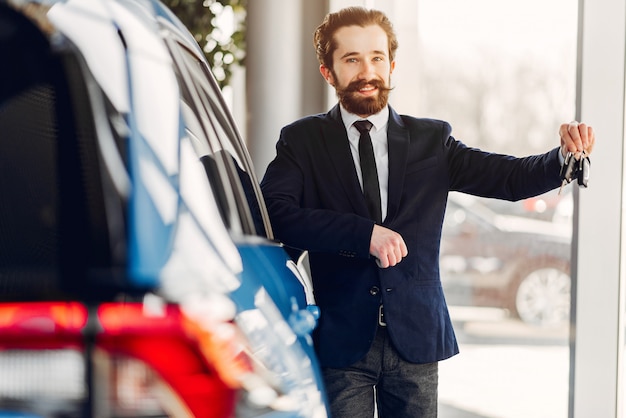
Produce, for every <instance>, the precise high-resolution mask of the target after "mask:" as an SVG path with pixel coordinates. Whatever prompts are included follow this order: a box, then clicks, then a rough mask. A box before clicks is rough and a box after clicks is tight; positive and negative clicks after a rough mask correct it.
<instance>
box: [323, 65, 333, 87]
mask: <svg viewBox="0 0 626 418" xmlns="http://www.w3.org/2000/svg"><path fill="white" fill-rule="evenodd" d="M320 74H322V77H324V80H326V82H327V83H328V84H330V85H331V86H333V87H334V86H335V79H334V78H333V72H332V71H331V70H330V69H329V68H328V67H326V66H325V65H324V64H321V65H320Z"/></svg>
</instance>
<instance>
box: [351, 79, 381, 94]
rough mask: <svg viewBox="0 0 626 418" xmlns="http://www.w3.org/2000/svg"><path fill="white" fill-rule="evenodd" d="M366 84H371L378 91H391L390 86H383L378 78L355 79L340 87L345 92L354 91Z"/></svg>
mask: <svg viewBox="0 0 626 418" xmlns="http://www.w3.org/2000/svg"><path fill="white" fill-rule="evenodd" d="M366 86H373V87H375V88H377V89H378V91H380V92H385V91H391V90H392V88H391V87H387V86H385V83H384V82H383V81H382V80H379V79H372V80H355V81H353V82H351V83H350V84H348V85H347V86H346V88H344V89H342V90H343V92H345V93H356V92H358V91H359V90H361V89H363V88H365V87H366Z"/></svg>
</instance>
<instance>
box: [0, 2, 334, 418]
mask: <svg viewBox="0 0 626 418" xmlns="http://www.w3.org/2000/svg"><path fill="white" fill-rule="evenodd" d="M0 26H2V27H3V28H11V30H6V31H2V33H0V48H1V49H0V53H1V54H2V55H3V56H4V57H5V58H6V59H5V64H4V65H3V67H4V69H5V73H4V74H5V75H4V76H3V77H2V80H0V132H2V136H1V137H0V152H1V155H2V157H0V158H2V160H0V178H1V179H2V180H0V193H2V195H3V204H1V205H0V230H2V231H3V233H2V235H1V236H0V253H1V254H2V255H0V317H2V318H7V317H10V318H12V319H11V321H5V322H2V321H0V416H2V413H4V414H9V413H13V412H10V411H17V413H22V414H24V416H26V415H27V414H41V415H42V416H77V417H78V416H80V417H89V416H96V415H97V416H176V417H178V416H197V417H204V416H206V417H221V416H223V417H227V416H234V415H236V416H238V417H261V416H263V417H315V418H318V417H320V418H321V417H326V416H327V415H328V412H327V404H326V399H325V395H324V388H323V384H322V379H321V375H320V371H319V366H318V363H317V359H316V357H315V353H314V351H313V347H312V341H311V336H310V333H311V332H312V330H313V328H314V327H315V325H316V318H317V314H318V313H317V308H316V306H315V304H314V300H313V297H312V292H311V290H310V280H309V278H308V276H307V274H306V271H305V270H304V269H303V268H302V267H301V266H300V265H298V263H297V260H295V261H294V260H292V259H290V258H289V256H288V255H287V253H286V252H285V250H284V248H283V247H282V246H281V245H280V244H279V243H277V242H275V241H274V239H273V235H272V229H271V225H270V223H269V219H268V216H267V212H266V209H265V205H264V202H263V199H262V196H261V193H260V190H259V187H258V181H257V179H256V177H255V175H254V170H253V169H252V168H253V167H252V164H251V161H250V157H249V155H248V153H247V151H246V148H245V146H244V143H243V141H242V139H241V137H240V135H239V133H238V131H237V128H236V126H235V124H234V123H233V119H232V117H231V115H230V113H229V111H228V108H227V106H226V105H225V103H224V101H223V99H222V96H221V93H220V90H219V88H218V86H217V84H216V82H215V80H214V78H213V76H212V74H211V71H210V68H209V65H208V63H207V62H206V59H205V58H204V55H203V54H202V51H201V50H200V48H199V46H198V45H197V43H196V42H195V40H194V39H193V37H192V36H191V34H190V33H189V32H188V31H187V30H186V29H185V27H184V26H183V25H182V23H181V22H180V21H179V20H178V19H177V18H176V17H175V16H174V15H173V14H172V13H171V12H170V11H169V10H168V9H167V8H166V7H165V6H164V5H163V4H162V3H160V2H159V1H156V0H69V1H61V0H59V1H49V0H47V1H32V2H28V1H11V0H2V1H0ZM8 57H10V59H9V58H8ZM9 313H11V315H9ZM40 323H45V324H51V325H50V326H48V327H34V328H32V327H31V328H29V326H28V325H29V324H40ZM225 330H226V331H225ZM166 337H167V338H166ZM42 341H45V343H41V342H42ZM181 347H182V348H181ZM67 350H69V354H68V357H67V358H66V357H62V358H63V360H59V359H57V360H55V359H56V358H57V357H55V356H56V355H55V354H51V353H56V352H57V351H62V352H63V353H64V354H65V352H66V351H67ZM103 353H104V354H103ZM167 353H171V354H169V355H168V354H167ZM29 358H37V359H38V360H37V361H38V362H39V361H41V362H42V363H41V364H46V365H51V363H55V362H61V363H59V364H60V365H63V367H61V368H58V369H59V370H64V372H59V375H56V374H54V373H56V372H54V373H53V374H52V375H47V376H43V375H39V374H38V371H36V370H35V371H33V368H28V367H24V368H19V367H17V368H16V367H14V366H11V367H12V368H11V370H12V371H11V374H9V373H8V371H7V370H8V369H7V367H9V366H10V365H12V364H13V361H14V360H15V361H18V360H19V361H21V362H23V363H20V364H27V363H28V360H27V359H29ZM120 358H121V359H122V360H120ZM103 359H106V361H103ZM182 359H186V360H185V361H182ZM24 361H25V363H24ZM66 362H67V363H66ZM128 362H130V364H132V367H133V368H141V367H143V368H142V369H141V370H143V371H142V373H143V375H149V376H150V380H148V381H146V380H143V381H140V380H139V379H138V378H135V379H136V380H131V382H133V384H134V385H135V386H137V387H140V388H142V389H143V390H142V391H140V392H138V391H132V392H127V391H124V390H122V387H123V385H122V383H124V382H122V381H120V380H117V379H121V377H124V378H127V377H126V376H127V375H126V374H124V373H127V372H126V370H128V369H129V367H131V366H127V364H128ZM179 363H180V364H179ZM16 364H17V363H16ZM118 364H122V365H124V368H123V370H122V369H121V368H119V367H121V366H119V367H118ZM191 365H193V367H192V366H191ZM54 370H57V369H54ZM132 370H135V369H132ZM9 376H10V377H9ZM132 376H135V375H132ZM193 376H196V380H195V381H197V382H198V383H197V384H196V385H194V384H193V383H191V382H193V381H194V378H193ZM201 376H203V377H202V378H200V377H201ZM112 377H114V378H112ZM3 379H12V381H15V382H22V381H23V382H27V383H26V385H24V387H26V389H24V390H23V391H22V392H20V391H17V392H11V393H6V392H3V390H4V389H3V388H5V386H7V385H3V384H2V380H3ZM50 379H52V380H53V381H56V380H54V379H58V381H59V383H60V384H63V382H64V380H68V379H69V380H72V381H76V382H78V384H77V386H76V389H75V390H74V391H71V392H68V393H63V392H62V391H61V392H55V391H54V390H52V388H47V387H45V388H44V387H43V386H42V387H40V385H43V384H42V383H41V382H44V381H50ZM28 382H30V383H28ZM146 382H148V383H146ZM201 383H202V384H201ZM67 387H71V386H67ZM133 387H134V386H133ZM163 388H166V389H167V390H164V389H163ZM138 393H141V394H142V395H141V396H142V397H141V399H133V398H132V397H133V396H135V394H138ZM111 394H118V395H116V396H109V395H111ZM200 395H202V396H200ZM103 396H104V397H103ZM125 396H126V397H128V398H129V399H127V401H128V402H127V403H123V402H121V401H120V399H121V398H124V397H125ZM137 396H139V395H137ZM144 398H146V399H148V400H147V401H146V400H145V399H144ZM129 404H132V405H135V406H134V407H132V408H131V407H130V406H127V405H129ZM146 405H147V406H146ZM125 408H126V409H125ZM133 408H134V409H133ZM2 411H4V412H2ZM103 411H104V412H103Z"/></svg>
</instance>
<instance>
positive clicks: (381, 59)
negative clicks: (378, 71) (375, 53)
mask: <svg viewBox="0 0 626 418" xmlns="http://www.w3.org/2000/svg"><path fill="white" fill-rule="evenodd" d="M374 61H383V57H374Z"/></svg>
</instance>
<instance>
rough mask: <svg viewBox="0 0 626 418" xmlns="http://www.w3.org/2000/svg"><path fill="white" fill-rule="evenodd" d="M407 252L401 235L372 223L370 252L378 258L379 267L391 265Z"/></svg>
mask: <svg viewBox="0 0 626 418" xmlns="http://www.w3.org/2000/svg"><path fill="white" fill-rule="evenodd" d="M408 253H409V251H408V250H407V248H406V244H405V243H404V239H403V238H402V235H400V234H398V233H397V232H396V231H392V230H391V229H388V228H385V227H384V226H380V225H374V229H373V230H372V238H371V239H370V254H371V255H372V256H374V257H376V258H377V259H378V266H379V267H381V268H387V267H393V266H395V265H396V264H398V263H399V262H400V261H402V259H403V258H404V257H406V256H407V254H408Z"/></svg>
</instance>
